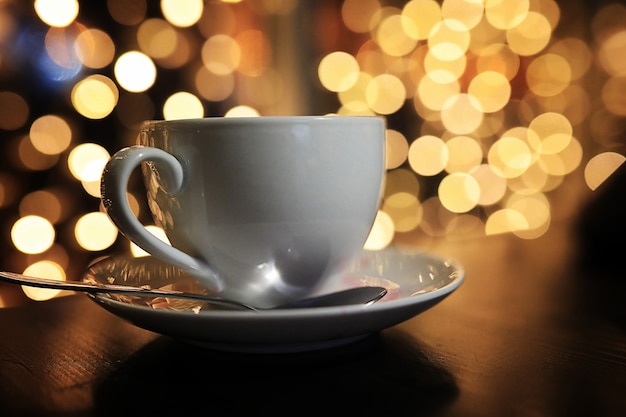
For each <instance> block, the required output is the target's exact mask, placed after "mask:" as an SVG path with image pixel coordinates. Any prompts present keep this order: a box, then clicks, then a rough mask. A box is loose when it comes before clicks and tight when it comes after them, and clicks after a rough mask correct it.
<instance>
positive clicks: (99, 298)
mask: <svg viewBox="0 0 626 417" xmlns="http://www.w3.org/2000/svg"><path fill="white" fill-rule="evenodd" d="M388 249H389V248H387V250H388ZM395 249H397V250H399V251H408V252H410V253H411V254H413V255H420V256H423V257H424V258H426V259H429V260H430V261H434V262H438V263H442V264H444V265H446V266H450V267H451V269H452V270H453V271H454V272H455V277H454V278H453V279H451V280H450V281H449V282H448V283H446V284H445V285H444V286H442V287H439V288H436V289H434V290H431V291H428V290H427V291H425V292H423V293H420V294H414V295H410V296H404V297H401V298H398V299H393V300H384V298H383V300H381V301H379V302H376V303H374V304H371V305H360V304H359V305H345V306H330V307H310V308H296V309H276V310H264V311H260V312H255V311H240V310H201V311H199V312H197V313H196V312H193V311H191V310H168V309H153V308H150V307H149V306H140V305H135V304H130V303H127V302H123V301H118V300H115V299H112V298H110V297H107V296H106V295H103V294H100V293H97V294H89V297H90V298H92V299H93V300H94V301H96V302H97V303H108V304H110V305H112V306H114V307H115V308H123V309H132V310H139V311H144V312H150V314H151V315H167V316H172V315H175V316H188V317H198V318H200V317H206V318H216V319H218V318H221V319H238V318H245V319H246V320H250V319H252V320H263V319H264V318H271V317H273V318H277V317H281V318H285V317H289V318H294V319H298V318H303V317H311V316H314V317H323V316H331V317H332V316H336V315H337V314H338V313H341V314H360V313H362V312H372V313H377V314H378V313H381V312H383V311H386V310H395V309H398V308H402V307H406V306H411V305H414V304H421V303H425V302H428V301H432V300H439V299H441V298H443V297H445V296H447V295H449V294H450V293H452V292H454V291H455V290H456V289H457V288H458V287H459V286H460V285H461V284H462V283H463V282H464V281H465V274H466V272H465V269H464V268H463V266H462V265H461V264H460V263H459V262H458V261H456V260H455V259H453V258H451V257H443V256H440V255H436V254H433V253H428V252H425V251H421V250H416V249H414V248H402V247H397V248H395ZM372 252H375V251H372ZM107 259H108V258H107ZM107 259H103V260H100V261H99V263H100V262H106V261H107ZM346 288H349V287H346Z"/></svg>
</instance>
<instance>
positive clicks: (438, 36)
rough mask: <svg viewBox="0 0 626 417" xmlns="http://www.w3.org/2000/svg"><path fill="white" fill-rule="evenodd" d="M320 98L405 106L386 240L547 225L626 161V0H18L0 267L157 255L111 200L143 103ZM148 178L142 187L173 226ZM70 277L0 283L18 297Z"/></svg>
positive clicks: (394, 124) (10, 32)
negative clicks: (143, 245)
mask: <svg viewBox="0 0 626 417" xmlns="http://www.w3.org/2000/svg"><path fill="white" fill-rule="evenodd" d="M303 114H307V115H308V114H313V115H316V114H320V115H321V114H339V115H382V116H384V117H385V118H386V119H387V125H388V131H387V151H388V154H387V168H388V176H387V184H386V190H385V195H384V199H383V202H382V206H381V210H380V211H379V215H378V217H377V219H376V223H375V225H374V227H373V229H372V233H371V235H370V238H369V239H368V241H367V243H366V247H367V248H368V249H380V248H384V247H386V246H389V245H394V244H405V243H414V244H418V245H423V246H427V245H428V242H429V241H431V240H434V239H476V238H479V237H481V236H486V235H495V234H502V233H507V234H512V235H514V236H515V237H516V238H519V239H526V240H528V239H537V238H539V237H541V236H542V235H543V234H545V233H546V232H547V231H548V230H549V229H550V227H553V226H554V225H555V224H558V223H563V222H568V221H570V220H571V219H572V218H574V217H575V216H576V214H577V210H579V208H580V207H581V204H582V203H583V202H584V201H585V200H586V199H587V198H589V196H591V195H592V194H593V191H594V190H595V189H596V188H597V187H598V186H600V184H602V183H603V182H604V181H605V180H606V179H607V178H609V177H610V176H611V174H612V173H613V172H614V171H615V170H616V169H617V168H618V167H619V166H620V165H621V164H622V163H623V161H624V153H625V149H624V145H625V140H626V139H625V137H624V134H625V129H626V123H625V121H626V119H625V118H626V7H625V6H624V4H622V3H620V2H615V1H604V2H603V1H588V2H586V1H581V0H564V1H555V0H439V1H435V0H410V1H391V0H344V1H340V0H317V1H314V2H313V1H296V0H239V1H237V0H229V1H226V0H224V1H202V0H161V1H156V0H155V1H149V0H106V1H105V0H102V1H90V2H87V1H77V0H37V1H34V2H27V1H21V0H0V161H1V163H0V269H3V270H11V271H16V272H24V273H27V274H29V275H35V276H45V277H49V278H55V279H78V278H80V275H81V273H82V271H83V270H84V269H85V267H86V266H87V265H88V264H89V263H90V262H91V261H93V260H95V259H98V258H99V257H102V256H105V255H108V254H111V253H113V252H119V251H128V250H129V248H130V250H132V251H133V253H135V254H136V255H137V256H140V255H141V254H142V253H141V251H139V250H137V248H134V247H132V245H130V244H129V242H128V241H127V240H126V239H124V238H123V237H122V236H121V235H119V233H118V232H117V230H116V229H115V227H114V226H113V225H112V224H111V222H110V221H109V220H108V218H107V216H106V215H105V214H104V213H103V211H102V209H101V206H100V200H99V197H100V194H99V178H100V174H101V172H102V168H103V166H104V164H105V163H106V161H107V160H108V158H109V157H110V155H111V154H113V153H114V152H115V151H116V150H118V149H119V148H121V147H124V146H127V145H132V144H134V143H135V138H136V136H137V132H138V128H139V124H140V122H141V121H143V120H146V119H179V118H192V117H212V116H226V117H232V116H239V117H242V116H244V117H255V116H259V115H261V116H268V115H303ZM354 153H355V157H358V149H355V150H354ZM142 187H143V185H142V184H141V181H140V179H139V178H136V179H135V180H134V181H131V187H130V193H129V199H130V201H131V203H132V205H133V207H134V209H135V211H136V213H137V215H138V216H139V217H140V218H141V219H142V220H143V221H144V223H145V224H146V225H148V227H150V228H151V230H152V231H154V233H156V234H159V230H158V229H157V228H155V227H153V226H151V225H150V224H151V222H152V220H151V217H150V215H149V213H148V211H147V209H146V207H145V204H144V203H143V199H144V197H143V189H142ZM346 198H349V196H346ZM58 295H59V292H55V291H51V290H41V289H32V288H31V289H29V288H23V289H22V288H19V287H15V286H11V285H9V284H0V307H7V306H13V305H17V304H20V303H24V302H31V300H44V299H49V298H51V297H54V296H58Z"/></svg>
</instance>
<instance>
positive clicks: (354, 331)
mask: <svg viewBox="0 0 626 417" xmlns="http://www.w3.org/2000/svg"><path fill="white" fill-rule="evenodd" d="M464 276H465V271H464V269H463V268H462V267H461V266H460V265H459V264H458V263H456V262H455V261H454V260H450V259H444V258H440V257H437V256H434V255H432V254H428V253H424V252H420V251H415V250H411V249H406V248H393V247H391V248H386V249H384V250H381V251H363V252H362V253H361V254H360V255H359V256H356V257H355V258H354V259H353V260H352V261H351V262H350V265H348V267H347V268H346V269H345V270H344V271H343V272H342V273H340V274H337V275H336V276H334V277H331V278H330V279H329V280H328V281H327V282H326V283H325V284H324V286H323V287H322V288H320V289H319V290H318V291H317V292H318V293H320V294H322V293H326V292H332V291H338V290H341V289H345V288H351V287H356V286H363V285H376V286H381V287H385V288H386V289H387V291H388V292H387V294H386V295H385V297H383V299H382V300H380V301H378V302H377V303H375V304H371V305H346V306H335V307H317V308H299V309H281V310H269V311H262V312H253V311H239V310H237V311H236V310H219V309H211V306H209V305H206V304H205V305H203V304H202V303H198V302H190V301H181V300H172V299H170V300H166V299H163V298H160V299H152V298H145V297H129V296H120V295H110V294H95V295H90V297H91V298H92V299H93V301H95V302H96V303H97V304H98V305H100V306H101V307H103V308H104V309H106V310H108V311H109V312H111V313H113V314H115V315H117V316H118V317H121V318H122V319H125V320H126V321H128V322H130V323H132V324H134V325H136V326H138V327H141V328H144V329H146V330H150V331H153V332H156V333H160V334H163V335H167V336H170V337H173V338H176V339H179V340H182V341H185V342H188V343H192V344H195V345H200V346H204V347H208V348H212V349H218V350H226V351H234V352H256V353H281V352H299V351H309V350H317V349H325V348H330V347H334V346H339V345H343V344H347V343H351V342H354V341H357V340H359V339H362V338H365V337H367V336H368V335H370V334H372V333H375V332H377V331H379V330H382V329H385V328H388V327H391V326H394V325H396V324H399V323H401V322H403V321H406V320H408V319H410V318H412V317H414V316H416V315H418V314H419V313H422V312H423V311H425V310H427V309H429V308H431V307H433V306H434V305H435V304H437V303H439V302H440V301H441V300H443V299H444V298H445V297H446V296H448V295H449V294H450V293H451V292H453V291H454V290H455V289H456V288H458V287H459V285H461V283H462V281H463V279H464ZM83 279H84V280H95V281H98V282H102V283H107V284H126V285H137V286H141V285H147V286H150V287H152V288H161V287H168V288H173V289H178V290H181V291H182V290H184V291H202V287H200V286H199V284H198V283H197V282H196V281H195V280H193V278H191V277H190V276H188V275H187V274H186V273H185V272H183V271H182V270H180V269H179V268H177V267H175V266H172V265H169V264H166V263H163V262H161V261H159V260H157V259H156V258H153V257H150V256H147V257H140V258H133V257H131V256H130V255H118V256H114V257H109V258H105V259H103V260H100V261H98V262H97V263H95V264H93V265H92V266H91V267H90V268H89V269H88V270H87V271H86V273H85V275H84V277H83Z"/></svg>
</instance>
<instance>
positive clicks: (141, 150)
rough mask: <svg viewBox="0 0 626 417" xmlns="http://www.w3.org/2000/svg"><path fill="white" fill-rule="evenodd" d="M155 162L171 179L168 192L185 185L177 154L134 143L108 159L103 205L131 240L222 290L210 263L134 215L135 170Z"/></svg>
mask: <svg viewBox="0 0 626 417" xmlns="http://www.w3.org/2000/svg"><path fill="white" fill-rule="evenodd" d="M148 161H150V162H153V163H154V164H155V167H156V169H157V170H158V171H159V172H160V174H161V175H162V177H164V178H167V179H168V180H167V191H168V192H169V193H171V194H175V193H176V192H177V191H178V190H180V188H181V187H182V185H183V180H184V176H185V175H184V170H183V167H182V165H181V163H180V162H179V161H178V159H176V157H175V156H173V155H171V154H169V153H167V152H165V151H164V150H161V149H158V148H153V147H149V146H139V145H137V146H130V147H127V148H123V149H120V150H119V151H117V152H116V153H115V154H114V155H113V156H112V157H111V158H110V159H109V161H108V162H107V164H106V166H105V168H104V171H103V172H102V178H101V182H100V194H101V196H102V197H101V198H102V204H103V206H104V209H105V211H106V213H107V214H108V215H109V217H110V218H111V220H112V221H113V223H114V224H115V225H116V226H117V228H118V230H119V231H120V232H121V233H122V234H123V235H124V236H125V237H126V238H127V239H128V240H130V241H131V242H133V243H135V244H136V245H137V246H139V247H140V248H142V249H143V250H145V251H146V252H148V253H149V254H151V255H152V256H154V257H155V258H159V259H161V260H163V261H165V262H168V263H171V264H173V265H176V266H178V267H179V268H182V269H183V270H185V271H186V272H188V273H190V274H191V275H193V276H194V277H196V278H198V279H200V280H201V282H202V284H203V285H204V286H205V287H207V288H209V289H211V290H214V291H221V290H222V289H223V284H222V282H221V280H220V278H219V277H218V275H217V273H215V272H214V271H213V270H212V269H211V268H210V267H209V265H207V263H206V262H204V261H202V260H199V259H197V258H194V257H193V256H190V255H188V254H186V253H184V252H182V251H181V250H179V249H176V248H174V247H172V246H170V245H168V244H167V243H165V242H163V241H162V240H161V239H159V238H157V237H156V236H154V235H153V234H152V233H150V232H149V231H148V230H146V228H145V227H144V225H143V224H142V223H141V222H140V221H139V220H138V219H137V217H136V216H135V215H134V214H133V212H132V210H131V209H130V207H129V205H128V199H127V197H126V191H127V188H128V181H129V179H130V176H131V174H132V173H133V171H134V170H135V169H136V168H138V167H139V166H140V165H141V163H142V162H148Z"/></svg>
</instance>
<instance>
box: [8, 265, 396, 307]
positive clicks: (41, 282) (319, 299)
mask: <svg viewBox="0 0 626 417" xmlns="http://www.w3.org/2000/svg"><path fill="white" fill-rule="evenodd" d="M0 280H1V281H6V282H10V283H12V284H19V285H26V286H29V287H39V288H52V289H57V290H70V291H79V292H86V293H89V294H97V293H111V294H123V295H137V296H142V297H167V298H178V299H182V300H194V301H199V302H203V303H210V304H217V305H221V306H224V307H229V308H235V309H239V310H250V311H260V310H275V309H288V308H310V307H332V306H342V305H352V304H363V305H369V304H372V303H374V302H376V301H378V300H380V299H381V298H383V297H384V296H385V294H386V293H387V290H386V289H385V288H383V287H355V288H349V289H346V290H342V291H337V292H334V293H329V294H323V295H318V296H313V297H310V298H304V299H300V300H296V301H293V302H291V303H287V304H283V305H280V306H276V307H273V308H265V309H262V308H256V307H253V306H251V305H248V304H244V303H240V302H239V301H235V300H229V299H226V298H220V297H215V296H210V295H205V294H198V293H189V292H182V291H174V290H160V289H151V288H147V287H132V286H129V285H118V284H100V283H97V282H85V281H82V282H79V281H58V280H54V279H47V278H38V277H29V276H27V275H22V274H18V273H16V272H6V271H0Z"/></svg>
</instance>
